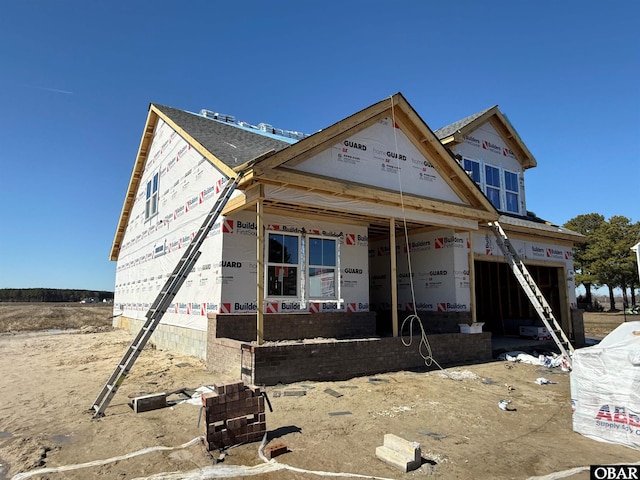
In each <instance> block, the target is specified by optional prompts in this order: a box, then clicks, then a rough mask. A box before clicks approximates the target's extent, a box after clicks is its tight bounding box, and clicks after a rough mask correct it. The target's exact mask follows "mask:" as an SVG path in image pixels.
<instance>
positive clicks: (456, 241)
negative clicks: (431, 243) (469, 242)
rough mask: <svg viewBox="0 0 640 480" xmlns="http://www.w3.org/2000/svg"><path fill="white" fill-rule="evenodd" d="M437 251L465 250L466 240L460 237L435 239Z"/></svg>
mask: <svg viewBox="0 0 640 480" xmlns="http://www.w3.org/2000/svg"><path fill="white" fill-rule="evenodd" d="M435 246H436V250H438V249H440V248H464V246H465V243H464V238H460V237H455V236H451V237H438V238H436V239H435Z"/></svg>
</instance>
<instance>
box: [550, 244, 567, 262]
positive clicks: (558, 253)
mask: <svg viewBox="0 0 640 480" xmlns="http://www.w3.org/2000/svg"><path fill="white" fill-rule="evenodd" d="M547 258H558V259H561V260H562V259H564V254H563V253H562V250H558V249H556V248H551V247H549V248H547Z"/></svg>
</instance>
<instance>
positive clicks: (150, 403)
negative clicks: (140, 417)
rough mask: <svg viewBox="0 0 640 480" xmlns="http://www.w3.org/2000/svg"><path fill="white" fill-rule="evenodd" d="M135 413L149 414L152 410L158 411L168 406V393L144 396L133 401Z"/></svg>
mask: <svg viewBox="0 0 640 480" xmlns="http://www.w3.org/2000/svg"><path fill="white" fill-rule="evenodd" d="M131 406H132V407H133V411H134V412H136V413H142V412H148V411H150V410H158V409H159V408H165V407H166V406H167V394H166V393H153V394H151V395H143V396H141V397H135V398H134V399H132V401H131Z"/></svg>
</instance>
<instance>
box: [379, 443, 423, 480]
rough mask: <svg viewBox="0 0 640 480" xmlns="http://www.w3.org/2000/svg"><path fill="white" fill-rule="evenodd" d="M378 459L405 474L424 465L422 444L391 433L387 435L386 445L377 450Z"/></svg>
mask: <svg viewBox="0 0 640 480" xmlns="http://www.w3.org/2000/svg"><path fill="white" fill-rule="evenodd" d="M376 457H378V458H379V459H380V460H382V461H383V462H386V463H388V464H389V465H393V466H396V467H398V468H400V469H402V471H403V472H405V473H406V472H409V471H411V470H415V469H417V468H419V467H420V465H421V464H422V452H421V450H420V444H419V443H417V442H409V441H408V440H405V439H404V438H401V437H398V436H397V435H393V434H391V433H387V434H385V436H384V444H383V445H382V446H380V447H377V448H376Z"/></svg>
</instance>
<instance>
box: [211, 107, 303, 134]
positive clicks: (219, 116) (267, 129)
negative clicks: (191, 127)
mask: <svg viewBox="0 0 640 480" xmlns="http://www.w3.org/2000/svg"><path fill="white" fill-rule="evenodd" d="M200 115H202V116H203V117H205V118H210V119H213V120H218V121H220V122H226V123H235V124H236V125H238V126H240V127H245V128H251V129H253V130H259V131H261V132H264V133H270V134H272V135H278V136H280V137H285V138H293V139H294V140H302V139H303V138H307V137H310V136H311V135H310V134H309V133H302V132H298V131H296V130H283V129H282V128H275V127H274V126H273V125H271V124H270V123H264V122H261V123H259V124H258V125H252V124H250V123H249V122H245V121H242V120H241V121H238V122H236V117H234V116H233V115H225V114H223V113H218V112H214V111H212V110H207V109H206V108H203V109H202V110H200Z"/></svg>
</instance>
